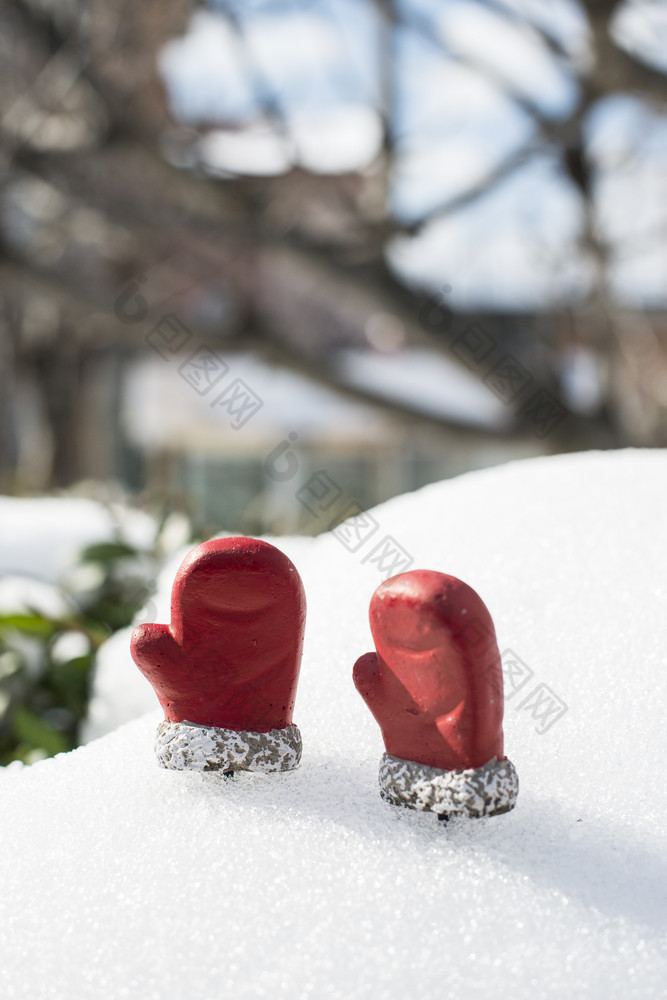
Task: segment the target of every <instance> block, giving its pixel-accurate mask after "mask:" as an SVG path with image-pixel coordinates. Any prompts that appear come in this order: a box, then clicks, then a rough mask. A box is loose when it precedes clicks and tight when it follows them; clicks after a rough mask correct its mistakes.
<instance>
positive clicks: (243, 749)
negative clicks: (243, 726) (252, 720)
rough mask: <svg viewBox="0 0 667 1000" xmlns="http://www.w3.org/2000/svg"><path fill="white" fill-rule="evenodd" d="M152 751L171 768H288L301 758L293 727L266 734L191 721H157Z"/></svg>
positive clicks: (265, 771)
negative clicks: (158, 723)
mask: <svg viewBox="0 0 667 1000" xmlns="http://www.w3.org/2000/svg"><path fill="white" fill-rule="evenodd" d="M154 746H155V753H156V756H157V759H158V761H159V762H160V764H161V765H162V767H167V768H170V769H171V770H175V771H226V772H228V771H260V772H262V773H264V774H269V773H272V772H276V771H291V770H292V769H293V768H295V767H297V766H298V764H299V762H300V760H301V748H302V745H301V733H300V732H299V729H298V727H297V726H287V727H286V728H285V729H271V730H270V732H268V733H253V732H248V731H242V732H237V731H236V730H234V729H218V728H216V727H215V726H199V725H197V724H196V723H195V722H187V721H185V722H161V723H160V725H159V726H158V728H157V732H156V734H155V744H154Z"/></svg>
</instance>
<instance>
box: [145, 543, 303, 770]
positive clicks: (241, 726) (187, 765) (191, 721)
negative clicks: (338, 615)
mask: <svg viewBox="0 0 667 1000" xmlns="http://www.w3.org/2000/svg"><path fill="white" fill-rule="evenodd" d="M305 620H306V599H305V595H304V592H303V585H302V583H301V578H300V577H299V574H298V573H297V571H296V569H295V567H294V565H293V564H292V563H291V562H290V560H289V559H288V558H287V556H286V555H284V554H283V553H282V552H280V551H279V550H278V549H277V548H275V547H274V546H273V545H269V543H268V542H261V541H258V540H257V539H255V538H215V539H213V540H212V541H210V542H204V544H203V545H198V546H197V548H195V549H193V550H192V552H190V553H189V554H188V555H187V556H186V558H185V560H184V561H183V563H182V564H181V566H180V568H179V570H178V573H177V574H176V579H175V581H174V586H173V589H172V595H171V624H170V625H140V626H138V627H137V628H135V630H134V632H133V633H132V657H133V658H134V661H135V663H136V664H137V666H138V667H139V669H140V670H141V671H142V673H143V674H145V675H146V677H147V678H148V680H149V681H150V682H151V684H152V685H153V687H154V689H155V692H156V694H157V696H158V698H159V701H160V704H161V705H162V707H163V709H164V715H165V721H164V722H163V723H161V724H160V726H159V727H158V731H157V736H156V742H155V751H156V753H157V756H158V759H159V761H160V763H161V764H162V765H163V766H164V767H169V768H175V769H177V770H184V769H195V770H202V771H217V770H222V771H225V772H229V771H240V770H244V771H287V770H290V769H291V768H293V767H296V766H297V764H298V763H299V760H300V759H301V735H300V733H299V730H298V728H297V727H296V726H295V725H293V723H292V711H293V708H294V699H295V697H296V685H297V680H298V677H299V668H300V665H301V650H302V646H303V632H304V626H305Z"/></svg>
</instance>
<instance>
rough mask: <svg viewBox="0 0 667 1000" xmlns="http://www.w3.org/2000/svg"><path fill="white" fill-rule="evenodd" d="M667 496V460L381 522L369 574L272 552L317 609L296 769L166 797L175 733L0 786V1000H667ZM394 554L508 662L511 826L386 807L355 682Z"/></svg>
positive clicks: (508, 484)
mask: <svg viewBox="0 0 667 1000" xmlns="http://www.w3.org/2000/svg"><path fill="white" fill-rule="evenodd" d="M666 482H667V454H666V453H665V452H658V451H655V452H634V451H630V452H616V453H605V454H586V455H577V456H567V457H559V458H550V459H535V460H531V461H527V462H522V463H515V464H512V465H508V466H505V467H502V468H498V469H493V470H487V471H485V472H481V473H474V474H469V475H467V476H463V477H461V478H459V479H458V480H453V481H449V482H445V483H440V484H436V485H433V486H430V487H426V488H425V489H423V490H421V491H419V492H418V493H414V494H411V495H406V496H403V497H398V498H396V499H395V500H392V501H390V502H388V503H387V504H384V505H382V506H380V507H378V508H375V510H374V511H372V512H371V515H372V518H373V520H374V522H375V524H376V528H375V529H374V533H373V535H372V537H369V538H368V539H367V540H366V541H363V542H362V544H361V545H359V546H358V547H357V548H356V549H355V551H351V549H352V548H354V546H355V545H356V544H357V542H358V537H356V536H355V539H353V541H351V540H350V539H351V536H350V535H349V534H345V533H339V535H338V536H337V535H336V534H331V533H330V534H328V535H323V536H320V537H319V538H316V539H313V540H303V539H296V540H289V539H282V540H277V544H278V545H279V546H280V547H281V548H283V549H284V551H286V552H287V553H288V554H289V555H290V557H291V558H293V559H294V560H295V561H296V564H297V567H298V568H299V571H300V572H301V574H302V576H303V579H304V584H305V586H306V592H307V595H308V600H309V618H308V627H307V639H306V649H305V654H304V662H303V670H302V681H301V685H300V691H299V697H298V699H297V711H296V715H295V721H296V722H297V723H298V725H299V727H300V729H301V732H302V735H303V741H304V756H303V762H302V765H301V767H300V768H299V769H298V770H296V771H294V772H291V773H288V774H284V775H249V774H246V775H240V776H238V777H237V778H235V779H233V780H225V779H222V778H221V777H220V776H218V775H199V774H181V773H177V772H167V771H164V770H161V769H160V768H158V767H157V766H156V765H155V762H154V758H153V754H152V746H151V744H152V738H153V733H154V730H155V727H156V725H157V723H158V721H159V718H160V713H159V711H152V712H151V713H150V714H148V715H144V716H142V717H141V718H138V719H135V720H133V721H131V722H129V723H127V724H125V725H123V726H122V727H121V728H119V729H116V730H115V731H113V732H111V733H109V734H108V735H106V736H104V737H103V738H102V739H99V740H95V741H94V742H92V743H90V744H89V745H88V746H85V747H82V748H80V749H79V750H76V751H74V752H73V753H70V754H64V755H61V756H60V757H57V758H55V759H54V760H51V761H44V762H42V763H38V764H35V765H34V766H32V767H30V768H23V767H20V766H18V767H17V766H12V767H10V768H7V769H5V770H4V771H0V795H1V796H2V804H3V809H2V813H1V819H0V836H1V837H2V842H3V848H2V851H1V852H0V868H1V869H2V871H1V876H0V877H1V878H2V885H3V889H4V891H3V894H2V901H1V903H0V906H1V908H2V910H1V918H2V921H3V929H4V935H3V938H4V942H3V959H2V963H0V995H2V996H3V997H7V998H9V1000H24V998H25V1000H28V998H30V1000H40V998H47V997H48V998H55V1000H70V998H72V997H76V998H77V1000H88V998H90V1000H98V998H99V1000H101V998H103V997H104V998H106V997H123V996H128V997H132V998H133V1000H158V998H159V1000H181V998H183V1000H185V998H186V997H187V998H188V1000H190V998H198V1000H212V998H216V1000H217V998H227V997H229V998H230V1000H231V998H234V1000H245V998H248V1000H251V998H252V1000H255V998H262V997H271V998H288V997H289V998H290V1000H295V998H299V1000H301V998H303V1000H307V998H310V997H313V998H318V1000H319V998H321V997H332V998H340V1000H343V998H344V1000H357V998H359V1000H361V998H373V1000H399V998H400V1000H402V998H404V997H420V998H426V1000H459V998H461V1000H462V998H477V997H479V998H482V997H483V998H485V1000H486V998H488V997H489V996H499V997H513V998H526V1000H528V998H530V1000H536V998H550V997H554V998H563V997H566V996H567V997H570V996H572V997H575V996H576V997H578V998H579V997H586V998H590V997H595V998H598V997H599V998H600V1000H603V998H604V1000H610V998H611V1000H614V998H619V1000H621V998H622V1000H626V998H628V997H631V996H636V997H647V998H648V997H651V998H652V997H660V996H664V995H665V993H664V984H665V982H667V933H666V931H667V926H666V925H667V836H666V835H667V792H666V790H665V781H664V774H663V764H664V760H665V752H666V750H667V736H666V729H665V726H664V719H663V715H664V711H663V706H664V704H665V696H666V695H667V672H666V671H665V669H664V659H665V657H664V650H665V648H667V615H665V600H666V598H667V583H666V578H665V567H664V559H665V556H664V553H665V551H667V512H666V510H665V503H664V487H665V483H666ZM386 537H389V538H391V539H393V540H394V543H395V544H397V545H400V546H401V551H403V552H404V553H405V554H406V558H407V557H409V558H412V559H413V560H414V562H413V565H414V566H415V567H426V568H434V569H441V570H443V571H445V572H448V573H453V574H455V575H457V576H460V577H461V578H463V579H464V580H466V581H467V582H468V583H470V584H471V585H472V586H473V587H474V588H475V589H476V590H477V591H478V592H479V593H480V595H481V596H482V598H483V599H484V600H485V601H486V603H487V604H488V606H489V609H490V610H491V613H492V615H493V617H494V620H495V622H496V626H497V630H498V636H499V641H500V646H501V650H509V651H510V652H509V653H507V652H506V653H505V657H504V660H505V665H506V668H507V677H506V694H507V697H508V701H507V707H506V717H505V719H506V724H505V734H506V750H507V753H508V754H509V756H510V757H511V759H512V760H513V761H514V763H515V765H516V767H517V770H518V772H519V777H520V781H521V790H520V794H519V801H518V804H517V807H516V809H515V810H514V811H513V812H511V813H509V814H507V815H505V816H500V817H495V818H492V819H486V820H478V821H453V822H450V823H449V824H447V825H445V824H442V823H438V822H437V820H436V819H435V818H434V817H433V816H431V815H421V814H417V813H412V812H408V811H401V810H398V809H395V808H392V807H391V806H388V805H386V804H385V803H383V802H382V801H381V800H380V798H379V796H378V791H377V769H378V763H379V758H380V755H381V753H382V744H381V739H380V734H379V730H378V729H377V726H376V725H375V723H374V721H373V719H372V718H371V716H370V715H369V713H368V711H367V710H366V707H365V705H364V704H363V702H362V701H361V699H360V698H359V696H358V695H357V694H356V692H355V690H354V688H353V686H352V683H351V668H352V663H353V661H354V659H355V658H356V656H357V655H359V654H360V653H361V652H364V651H365V650H367V649H369V648H370V636H369V630H368V626H367V622H366V614H367V608H368V602H369V599H370V596H371V593H372V591H373V589H374V587H375V586H376V585H377V584H378V583H379V582H380V580H381V578H382V575H383V572H384V570H383V567H382V566H380V565H379V564H378V562H377V558H375V559H374V557H373V556H372V553H373V551H374V549H375V548H376V547H378V546H379V545H381V544H382V543H383V542H384V539H385V538H386ZM343 542H345V543H346V544H343ZM346 545H347V547H346ZM376 557H377V553H376ZM364 560H366V561H364ZM116 653H117V656H116V666H117V674H116V688H117V691H119V692H120V691H122V689H123V686H124V684H125V679H126V674H125V668H126V666H127V664H126V660H125V656H124V653H123V651H122V650H121V649H118V650H117V651H116ZM128 669H129V667H128ZM105 673H106V674H107V679H109V678H111V677H112V676H113V663H112V657H111V656H109V659H108V662H107V664H106V666H105ZM137 673H138V672H137ZM107 687H108V690H109V691H111V690H112V688H113V684H112V683H111V681H110V680H108V684H107ZM151 699H153V700H151ZM138 700H140V699H137V701H135V703H134V709H135V710H136V709H138V707H139V706H138ZM118 704H120V700H118ZM146 704H148V705H150V704H155V702H154V696H153V695H152V692H151V691H150V689H147V691H146Z"/></svg>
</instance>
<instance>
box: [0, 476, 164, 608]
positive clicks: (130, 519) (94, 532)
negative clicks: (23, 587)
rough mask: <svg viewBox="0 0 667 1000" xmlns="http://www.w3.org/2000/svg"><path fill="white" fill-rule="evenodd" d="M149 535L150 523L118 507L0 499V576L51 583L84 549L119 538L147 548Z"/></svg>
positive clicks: (62, 500)
mask: <svg viewBox="0 0 667 1000" xmlns="http://www.w3.org/2000/svg"><path fill="white" fill-rule="evenodd" d="M154 535H155V523H154V522H153V520H152V518H150V517H149V516H148V515H147V514H143V513H142V512H141V511H135V510H129V509H128V508H125V507H122V506H120V505H118V504H109V505H106V506H105V505H104V504H101V503H97V502H96V501H94V500H87V499H83V498H79V497H74V498H72V497H68V498H66V497H30V498H19V497H2V496H0V577H5V576H25V577H35V578H36V579H37V580H41V581H44V582H49V583H55V582H57V581H58V580H59V579H60V577H61V576H62V574H63V573H64V572H65V570H67V569H69V568H70V567H71V566H73V565H74V564H75V563H76V561H77V559H78V556H79V554H80V552H81V550H82V549H84V548H85V547H86V546H87V545H93V544H96V543H98V542H105V541H109V540H111V539H114V540H115V539H121V540H123V541H125V542H127V543H128V544H130V545H134V546H135V547H137V548H147V547H149V546H150V545H151V543H152V540H153V537H154ZM4 603H5V602H4V601H3V604H4Z"/></svg>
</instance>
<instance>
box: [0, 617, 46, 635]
mask: <svg viewBox="0 0 667 1000" xmlns="http://www.w3.org/2000/svg"><path fill="white" fill-rule="evenodd" d="M58 628H59V622H53V621H50V620H49V619H48V618H43V617H42V616H41V615H38V614H30V615H25V614H17V615H0V633H2V632H3V631H5V630H6V629H13V630H14V631H16V632H23V634H24V635H30V636H33V637H35V638H37V639H50V638H51V636H53V635H54V634H55V632H57V631H58Z"/></svg>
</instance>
